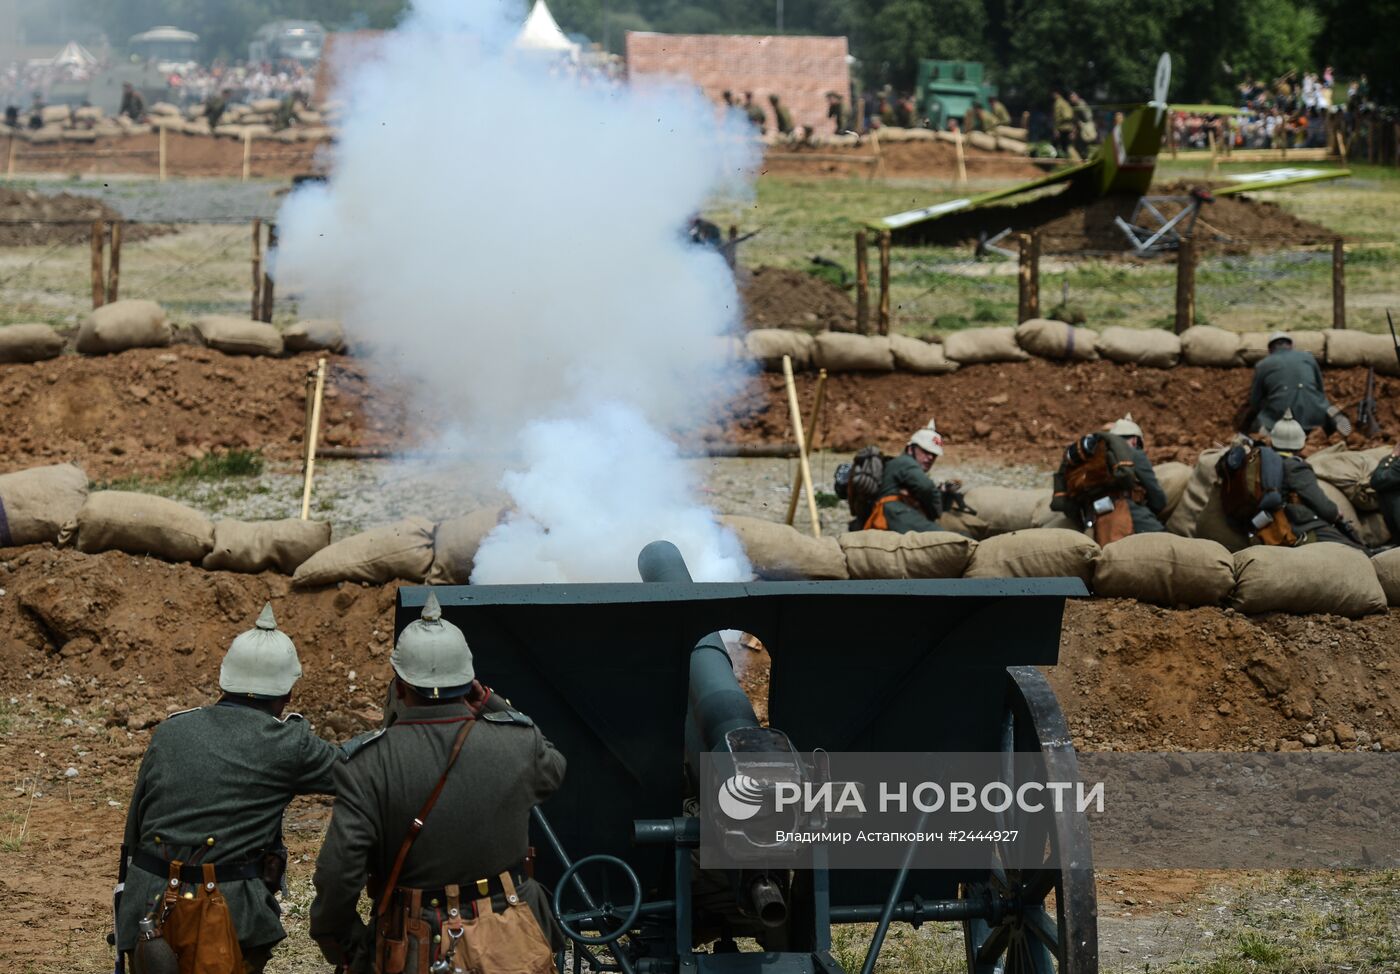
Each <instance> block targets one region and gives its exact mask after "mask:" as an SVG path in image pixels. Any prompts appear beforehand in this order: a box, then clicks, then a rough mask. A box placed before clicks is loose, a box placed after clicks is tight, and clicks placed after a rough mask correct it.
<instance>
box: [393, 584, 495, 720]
mask: <svg viewBox="0 0 1400 974" xmlns="http://www.w3.org/2000/svg"><path fill="white" fill-rule="evenodd" d="M389 663H390V665H392V666H393V667H394V672H395V673H397V674H398V677H399V679H400V680H402V681H403V682H405V683H407V684H408V685H409V686H411V687H413V688H414V689H415V690H419V691H422V692H423V695H424V696H426V697H458V696H461V695H462V694H464V693H466V692H467V688H468V687H469V686H471V682H472V680H474V679H475V678H476V671H475V669H474V668H473V667H472V651H471V648H470V647H469V646H467V637H466V636H464V635H462V630H460V629H458V628H457V627H456V626H454V625H453V624H452V623H450V622H448V621H446V620H445V619H443V617H442V606H441V605H440V604H438V599H437V595H436V594H435V593H433V592H429V593H428V600H427V601H426V602H424V603H423V613H422V615H421V616H420V617H419V618H417V619H415V620H414V621H413V622H410V623H409V624H408V625H407V626H405V627H404V630H403V632H401V633H399V638H398V641H397V642H396V643H395V644H394V651H393V652H392V653H390V654H389Z"/></svg>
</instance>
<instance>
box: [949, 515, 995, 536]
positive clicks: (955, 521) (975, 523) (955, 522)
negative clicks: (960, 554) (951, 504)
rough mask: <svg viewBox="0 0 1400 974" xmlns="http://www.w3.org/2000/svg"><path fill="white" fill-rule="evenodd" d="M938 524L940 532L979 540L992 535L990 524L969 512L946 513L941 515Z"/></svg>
mask: <svg viewBox="0 0 1400 974" xmlns="http://www.w3.org/2000/svg"><path fill="white" fill-rule="evenodd" d="M937 524H938V529H939V530H940V531H953V532H956V533H958V534H962V535H966V536H967V537H969V538H977V539H978V540H980V539H982V538H985V537H988V536H989V535H990V534H991V533H992V526H991V525H990V524H988V523H987V522H986V521H985V520H983V519H982V518H981V517H979V516H978V515H976V514H972V513H970V512H968V511H944V512H943V513H942V514H941V515H939V518H938V521H937Z"/></svg>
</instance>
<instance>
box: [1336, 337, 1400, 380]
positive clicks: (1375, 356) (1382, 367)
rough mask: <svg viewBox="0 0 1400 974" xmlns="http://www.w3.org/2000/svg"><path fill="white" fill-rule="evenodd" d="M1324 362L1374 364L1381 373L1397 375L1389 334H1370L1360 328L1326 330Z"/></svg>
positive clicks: (1352, 365) (1397, 362)
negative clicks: (1357, 329) (1359, 329)
mask: <svg viewBox="0 0 1400 974" xmlns="http://www.w3.org/2000/svg"><path fill="white" fill-rule="evenodd" d="M1326 334H1327V365H1328V367H1329V368H1334V369H1345V368H1362V369H1364V368H1367V367H1368V366H1374V367H1375V370H1376V371H1377V372H1379V373H1381V374H1382V375H1400V359H1397V357H1396V354H1395V343H1394V342H1392V341H1391V340H1390V336H1389V335H1370V334H1367V333H1366V332H1364V331H1335V330H1329V331H1328V332H1327V333H1326Z"/></svg>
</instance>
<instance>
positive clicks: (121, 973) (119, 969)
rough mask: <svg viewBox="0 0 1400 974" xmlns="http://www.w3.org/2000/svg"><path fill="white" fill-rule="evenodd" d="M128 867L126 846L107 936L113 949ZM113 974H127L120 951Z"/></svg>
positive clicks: (113, 891)
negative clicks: (110, 929)
mask: <svg viewBox="0 0 1400 974" xmlns="http://www.w3.org/2000/svg"><path fill="white" fill-rule="evenodd" d="M126 867H127V853H126V846H122V850H121V860H120V861H119V862H118V864H117V885H116V886H115V887H113V889H112V932H111V933H109V934H107V943H109V944H111V945H112V946H113V947H116V946H117V912H118V911H119V910H120V909H121V905H122V893H123V891H125V890H126ZM112 974H126V957H125V955H123V954H122V952H121V950H120V949H118V950H117V960H116V964H115V965H114V966H113V968H112Z"/></svg>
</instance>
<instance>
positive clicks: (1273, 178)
mask: <svg viewBox="0 0 1400 974" xmlns="http://www.w3.org/2000/svg"><path fill="white" fill-rule="evenodd" d="M1350 175H1351V170H1350V169H1299V168H1287V169H1268V170H1265V171H1264V172H1251V173H1243V174H1241V175H1238V176H1231V177H1229V178H1230V180H1231V181H1232V182H1233V185H1230V186H1221V187H1218V188H1216V189H1212V190H1211V192H1212V193H1213V194H1214V195H1216V196H1235V195H1238V194H1239V193H1248V192H1250V191H1251V190H1256V189H1280V188H1282V187H1284V186H1297V185H1299V184H1300V183H1320V182H1323V181H1324V180H1328V179H1341V178H1342V177H1343V176H1350Z"/></svg>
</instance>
